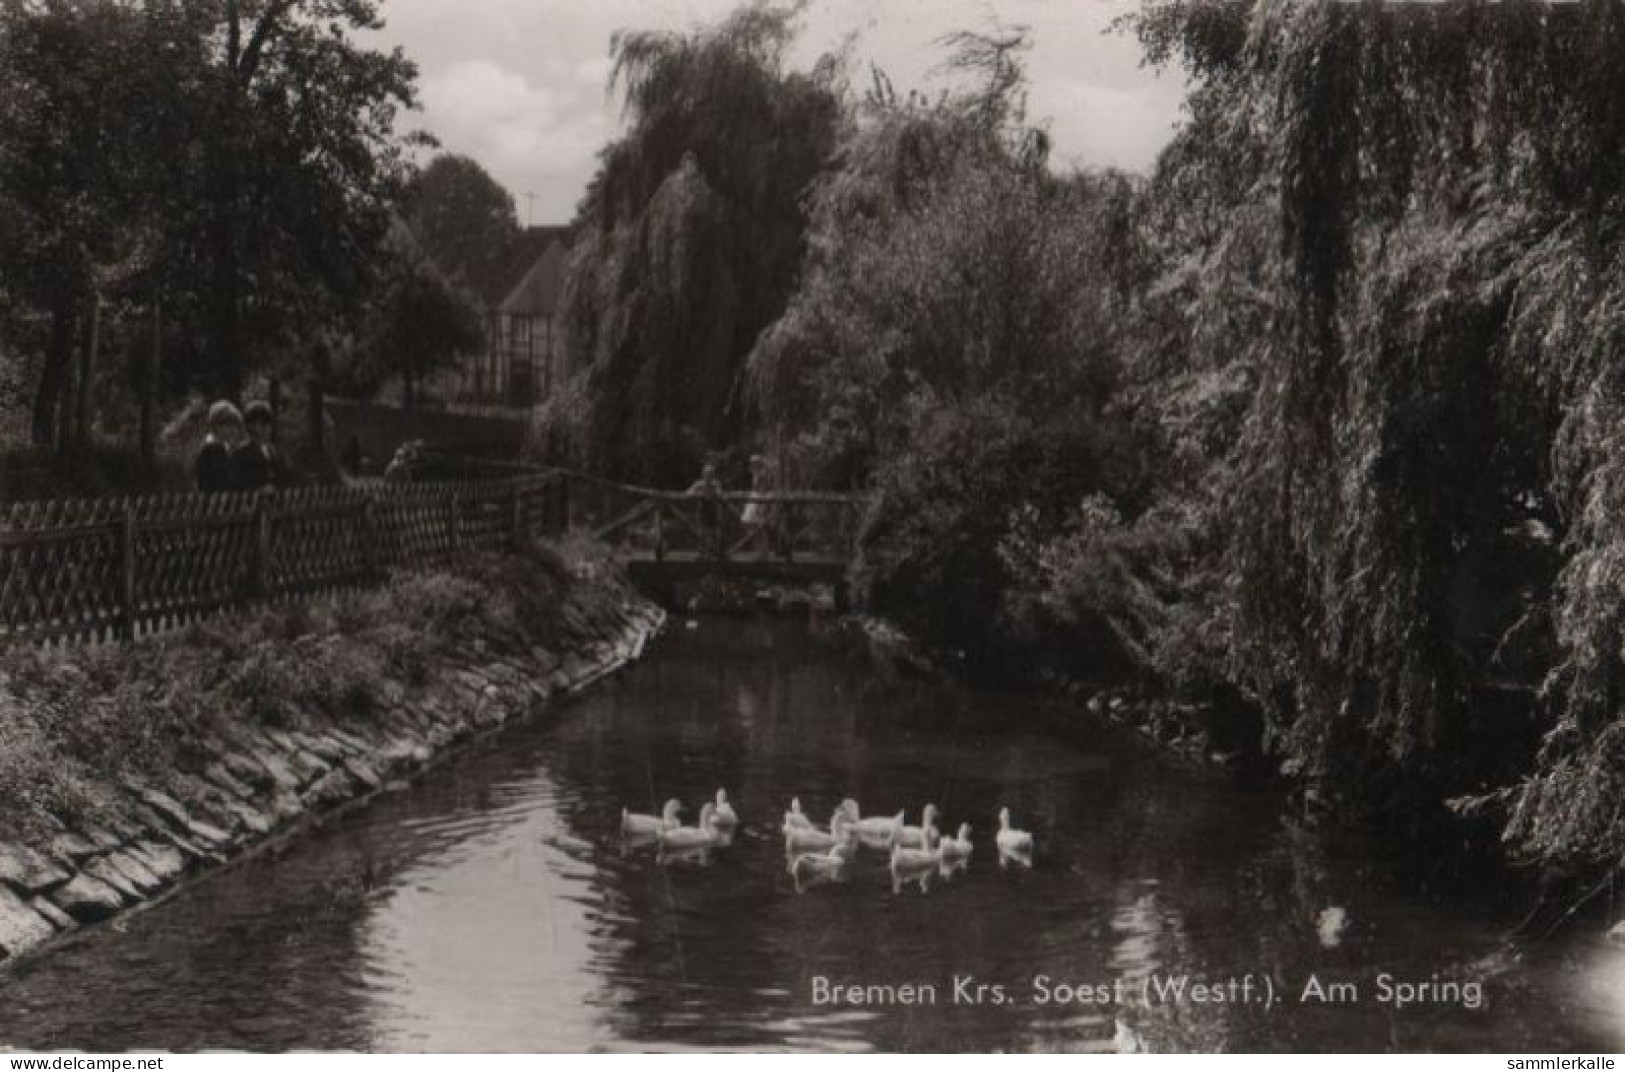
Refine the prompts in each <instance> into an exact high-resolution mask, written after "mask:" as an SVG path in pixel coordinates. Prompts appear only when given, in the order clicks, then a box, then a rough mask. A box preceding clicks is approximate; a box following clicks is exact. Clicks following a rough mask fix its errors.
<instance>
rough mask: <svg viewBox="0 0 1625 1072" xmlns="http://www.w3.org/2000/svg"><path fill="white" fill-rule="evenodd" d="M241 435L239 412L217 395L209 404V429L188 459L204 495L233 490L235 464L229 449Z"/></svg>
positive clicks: (235, 444)
mask: <svg viewBox="0 0 1625 1072" xmlns="http://www.w3.org/2000/svg"><path fill="white" fill-rule="evenodd" d="M242 439H243V415H242V413H241V412H240V411H239V410H238V409H237V407H236V406H234V405H232V404H231V403H230V402H227V401H225V400H224V399H221V400H220V401H219V402H216V403H215V404H214V405H212V406H210V407H209V430H208V432H207V433H206V434H205V435H204V437H203V445H202V446H201V447H199V448H198V452H197V458H196V459H194V460H193V462H192V478H193V480H194V481H195V482H196V484H197V490H199V491H201V492H203V493H204V494H205V495H216V494H219V493H220V492H223V491H236V490H237V467H236V465H235V464H234V463H233V461H232V452H233V451H234V450H235V449H236V448H237V445H238V444H239V443H241V442H242Z"/></svg>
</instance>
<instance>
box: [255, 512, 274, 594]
mask: <svg viewBox="0 0 1625 1072" xmlns="http://www.w3.org/2000/svg"><path fill="white" fill-rule="evenodd" d="M270 501H271V496H270V494H269V493H267V492H263V491H262V492H259V493H257V494H256V496H255V498H254V576H253V581H254V595H255V597H256V598H259V599H269V598H270V596H271V507H270Z"/></svg>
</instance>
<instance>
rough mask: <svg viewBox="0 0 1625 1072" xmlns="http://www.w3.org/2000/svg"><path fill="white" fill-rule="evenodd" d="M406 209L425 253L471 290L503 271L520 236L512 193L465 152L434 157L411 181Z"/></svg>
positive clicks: (405, 200) (404, 207)
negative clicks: (463, 154) (461, 154)
mask: <svg viewBox="0 0 1625 1072" xmlns="http://www.w3.org/2000/svg"><path fill="white" fill-rule="evenodd" d="M402 207H403V209H404V211H405V214H406V223H407V225H408V226H409V227H410V228H411V230H412V233H413V234H414V235H416V236H417V239H418V241H419V243H421V245H422V247H423V252H424V253H425V254H426V255H427V256H428V257H429V259H430V260H431V261H433V262H434V263H435V264H436V265H438V266H439V267H440V269H441V270H442V271H443V272H445V273H446V274H447V275H448V276H450V277H451V278H452V279H453V280H456V281H457V282H458V283H460V284H461V285H462V286H464V287H467V288H470V289H473V288H478V287H480V286H482V285H483V284H484V282H485V281H486V280H487V279H488V278H490V276H491V274H492V273H493V272H494V271H500V269H501V267H502V265H503V262H504V261H505V260H506V259H507V254H508V251H509V250H510V249H512V248H513V244H514V242H515V241H516V240H517V239H518V237H519V216H518V213H517V212H516V211H515V209H514V201H513V195H512V194H510V193H508V191H507V190H505V189H503V187H502V186H501V184H499V183H498V182H497V181H496V180H495V179H493V178H492V177H491V176H490V174H489V173H488V172H486V170H485V169H484V168H482V167H481V166H480V165H479V163H478V162H477V161H475V160H472V159H470V158H469V157H466V156H458V155H456V154H453V153H442V154H440V155H438V156H436V157H435V158H434V159H433V160H430V161H429V163H428V164H427V165H425V166H424V167H423V169H422V170H420V171H418V172H417V173H416V174H414V175H413V176H412V179H411V181H410V182H409V183H408V184H407V187H406V191H405V193H404V195H403V197H402Z"/></svg>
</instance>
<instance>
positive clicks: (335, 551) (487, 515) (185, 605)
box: [0, 473, 561, 645]
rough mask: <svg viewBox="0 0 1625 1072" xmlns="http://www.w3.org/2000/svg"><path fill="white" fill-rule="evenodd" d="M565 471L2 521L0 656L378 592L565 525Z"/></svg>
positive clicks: (166, 500)
mask: <svg viewBox="0 0 1625 1072" xmlns="http://www.w3.org/2000/svg"><path fill="white" fill-rule="evenodd" d="M560 485H561V478H560V477H559V476H558V475H557V474H541V473H539V474H527V475H519V476H514V477H511V478H507V479H500V480H488V481H475V482H459V483H443V484H402V485H377V486H372V487H352V488H331V487H328V488H308V489H294V490H285V491H264V492H258V493H250V494H229V495H199V494H185V495H162V496H142V497H135V498H109V499H78V500H58V501H52V502H41V503H19V504H15V505H13V506H11V507H9V508H8V509H5V510H4V511H3V512H0V645H3V644H8V643H15V642H19V641H38V642H62V643H78V642H95V641H102V640H111V639H124V640H130V639H134V638H136V637H138V636H145V635H149V634H152V633H157V632H162V631H165V630H168V629H173V628H177V627H179V626H182V625H185V624H187V623H188V622H191V621H195V620H197V619H198V618H201V617H203V616H205V615H209V614H213V613H217V612H219V611H222V610H227V609H231V608H236V607H242V606H247V605H251V604H254V603H258V602H263V601H267V600H276V599H283V598H292V597H299V596H309V595H315V594H319V593H323V592H330V591H336V590H339V589H344V588H355V587H361V586H364V585H368V584H372V583H376V582H377V581H378V580H380V579H381V578H382V577H383V576H385V575H386V574H387V573H388V571H390V570H393V569H400V568H410V567H417V566H425V565H433V564H435V563H437V562H442V561H444V560H446V559H447V558H449V557H451V556H453V555H456V554H459V553H461V552H463V551H471V550H498V549H501V548H503V547H507V546H511V545H514V544H516V543H517V542H519V541H520V540H523V539H526V538H528V537H529V536H530V535H532V534H534V533H535V532H537V531H543V530H552V529H556V528H557V527H558V525H559V523H560V521H561V518H560V516H559V514H558V502H559V493H560Z"/></svg>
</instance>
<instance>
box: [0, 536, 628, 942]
mask: <svg viewBox="0 0 1625 1072" xmlns="http://www.w3.org/2000/svg"><path fill="white" fill-rule="evenodd" d="M657 620H658V612H656V611H654V610H653V609H652V608H650V607H649V606H648V605H647V604H646V603H644V602H643V601H642V600H641V599H640V598H639V597H638V596H637V595H636V594H635V593H634V592H633V591H632V590H631V589H630V588H629V587H627V585H626V583H625V581H624V580H623V579H622V577H621V574H620V572H619V570H618V569H617V568H616V567H615V566H614V565H613V564H612V563H611V562H609V561H608V560H606V559H603V558H601V557H600V556H599V555H598V553H597V552H596V551H594V550H592V549H591V548H588V547H584V546H572V547H570V548H567V549H564V550H563V551H561V550H559V549H556V548H550V547H535V548H532V549H529V550H528V551H526V552H525V553H522V554H507V555H486V556H474V557H469V558H467V559H465V560H462V561H460V562H458V563H457V564H456V565H454V566H450V567H448V568H446V569H444V570H441V571H437V572H427V573H419V574H409V575H402V576H399V577H397V578H395V579H394V580H393V581H392V582H391V583H390V584H388V585H386V586H384V587H382V588H380V589H377V590H374V591H367V592H356V593H347V594H341V595H336V596H333V597H330V598H326V599H322V600H317V601H313V602H310V603H304V604H296V605H289V606H282V607H270V608H265V609H263V610H260V611H258V612H256V613H254V614H251V615H248V616H243V617H222V618H219V619H216V620H214V621H211V622H208V623H206V624H202V625H199V626H196V627H194V628H192V629H190V630H188V631H186V632H183V633H178V634H176V635H174V636H172V637H167V638H163V639H160V640H156V641H149V642H146V643H143V644H139V645H136V646H135V647H133V648H124V647H118V646H106V647H101V648H95V649H73V650H67V651H41V650H33V649H29V650H18V651H13V652H9V653H7V654H6V655H5V656H4V657H3V658H0V960H3V959H5V958H7V957H10V956H13V955H15V954H16V953H18V952H21V951H22V950H24V949H26V948H30V947H32V946H33V945H37V944H38V943H39V942H40V941H43V940H45V939H47V938H49V937H50V936H51V934H53V933H55V932H56V931H59V930H62V929H66V928H68V927H71V926H73V925H75V924H76V923H78V922H89V921H94V920H98V919H102V918H106V917H107V916H108V915H111V914H113V913H114V912H116V911H118V910H120V909H122V908H124V907H128V906H130V905H132V904H135V903H138V902H139V901H141V900H144V899H146V898H147V897H150V896H151V895H153V894H155V893H156V892H158V891H159V890H161V889H162V888H164V887H166V886H168V885H170V884H172V883H173V882H174V881H176V880H178V879H179V878H180V877H181V876H182V875H184V874H185V873H186V872H188V871H190V870H194V869H196V868H199V867H206V866H209V865H210V864H213V863H217V862H220V861H222V860H224V859H226V858H228V857H230V856H232V855H233V854H235V853H236V852H238V851H241V850H243V849H245V848H247V847H249V846H251V845H252V844H254V843H256V842H257V841H260V840H262V839H264V838H265V837H267V836H269V835H271V834H273V833H276V832H280V831H281V830H284V829H287V828H288V827H289V826H290V825H291V824H293V823H296V822H298V821H299V820H300V819H301V818H302V817H304V816H307V815H310V814H314V813H317V812H320V811H321V810H324V809H326V808H329V807H332V806H334V805H337V804H341V803H343V802H345V801H347V800H350V799H353V798H355V797H356V796H358V795H362V794H364V793H366V792H369V791H371V790H375V789H378V788H380V787H381V786H382V785H384V784H386V782H388V781H389V780H392V779H396V778H399V777H402V776H404V775H405V774H406V773H408V772H410V771H411V770H413V769H415V768H416V767H418V766H420V765H421V764H423V763H424V762H426V761H427V760H428V759H429V758H431V757H432V756H433V755H435V754H436V753H437V752H439V751H440V750H442V749H443V748H444V747H445V746H447V745H448V744H450V743H452V742H454V741H456V740H458V739H459V738H461V737H464V736H467V735H468V734H470V733H472V732H475V731H477V730H479V729H482V728H487V727H490V726H495V725H499V724H501V723H502V722H504V721H506V720H507V719H509V718H511V717H514V716H517V715H519V714H522V713H524V712H526V711H528V710H531V709H532V708H533V707H534V705H535V704H536V703H537V702H539V701H542V700H546V699H547V698H549V697H550V696H552V695H555V694H558V693H562V692H566V691H573V690H574V689H577V688H580V687H582V686H583V685H584V684H585V683H586V682H588V681H590V680H592V679H594V678H595V677H596V676H597V675H599V674H601V673H602V672H604V671H605V670H606V669H609V668H611V667H613V666H615V665H619V664H620V663H621V662H624V661H625V660H626V659H627V658H630V657H631V656H632V655H633V654H635V652H636V650H638V649H639V648H640V647H641V638H642V637H644V636H647V635H648V633H649V631H650V630H651V629H652V628H653V627H654V623H655V622H656V621H657Z"/></svg>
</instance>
